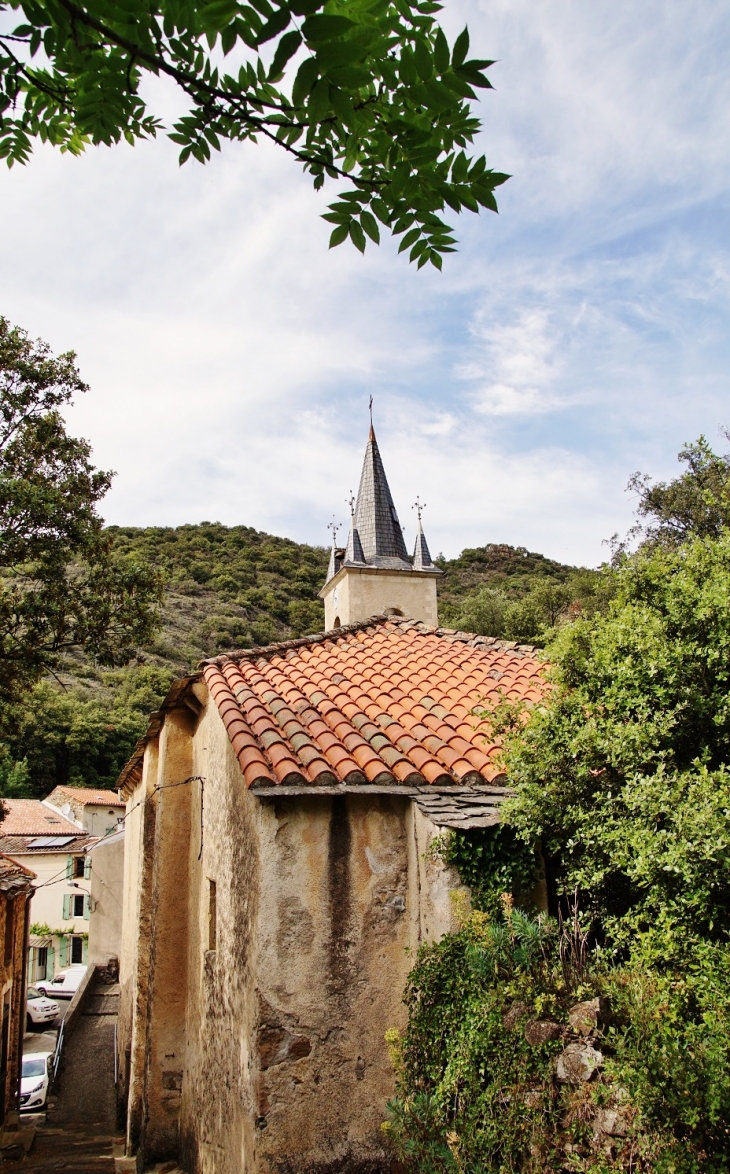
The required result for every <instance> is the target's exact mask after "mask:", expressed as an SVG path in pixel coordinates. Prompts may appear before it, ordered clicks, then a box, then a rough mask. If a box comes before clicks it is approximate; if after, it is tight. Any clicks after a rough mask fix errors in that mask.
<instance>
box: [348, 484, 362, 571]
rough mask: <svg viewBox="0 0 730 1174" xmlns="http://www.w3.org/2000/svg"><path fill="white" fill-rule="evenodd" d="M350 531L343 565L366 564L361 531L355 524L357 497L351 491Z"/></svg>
mask: <svg viewBox="0 0 730 1174" xmlns="http://www.w3.org/2000/svg"><path fill="white" fill-rule="evenodd" d="M348 505H349V506H350V533H349V535H348V537H347V548H346V550H345V561H344V563H343V566H364V565H365V555H364V554H363V549H362V543H361V541H360V533H359V531H358V528H357V526H356V525H355V498H354V497H353V495H352V493H350V500H349V502H348Z"/></svg>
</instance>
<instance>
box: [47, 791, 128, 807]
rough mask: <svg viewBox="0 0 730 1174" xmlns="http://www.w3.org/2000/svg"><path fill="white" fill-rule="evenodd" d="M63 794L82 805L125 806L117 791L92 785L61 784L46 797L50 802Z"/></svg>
mask: <svg viewBox="0 0 730 1174" xmlns="http://www.w3.org/2000/svg"><path fill="white" fill-rule="evenodd" d="M61 795H63V796H64V797H65V798H67V799H74V800H76V801H77V802H78V803H81V804H82V805H86V804H87V803H93V804H97V805H99V806H101V807H124V800H123V799H120V798H119V796H118V795H117V793H116V791H95V790H93V788H91V787H64V786H59V787H56V788H55V790H54V791H52V792H51V794H50V795H48V796H47V797H46V802H50V800H51V799H53V797H54V796H57V797H58V798H60V796H61Z"/></svg>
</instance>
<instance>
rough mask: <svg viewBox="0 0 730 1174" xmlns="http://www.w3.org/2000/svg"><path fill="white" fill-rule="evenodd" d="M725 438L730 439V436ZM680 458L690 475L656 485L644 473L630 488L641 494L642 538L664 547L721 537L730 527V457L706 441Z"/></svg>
mask: <svg viewBox="0 0 730 1174" xmlns="http://www.w3.org/2000/svg"><path fill="white" fill-rule="evenodd" d="M724 435H725V436H726V437H727V438H728V439H730V433H728V432H727V431H725V433H724ZM677 459H678V460H679V461H681V462H682V463H683V464H684V465H686V470H685V472H684V473H682V475H681V476H680V477H677V478H675V480H674V481H670V482H669V483H667V482H665V481H659V482H657V483H656V484H654V485H652V484H651V481H650V478H649V477H648V476H647V475H646V474H643V473H634V475H633V477H632V478H631V480H630V482H629V489H633V490H634V492H635V493H638V495H639V507H638V513H639V516H640V517H641V518H646V519H647V521H646V522H645V523H644V524H643V525H640V526H639V527H637V531H638V533H641V534H643V536H644V538H645V540H648V541H662V542H684V541H685V540H686V539H687V538H689V537H690V536H692V535H695V534H696V535H699V536H701V537H714V538H716V537H718V536H719V535H720V533H721V532H722V531H723V529H726V528H727V527H728V526H730V453H726V454H725V455H724V456H718V455H717V453H715V452H713V450H712V449H711V448H710V445H709V444H708V443H707V440H706V439H705V437H704V436H700V438H699V439H698V440H696V441H695V442H694V444H686V445H684V447H683V448H682V449H681V450H680V453H679V456H678V458H677Z"/></svg>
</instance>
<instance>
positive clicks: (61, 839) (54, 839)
mask: <svg viewBox="0 0 730 1174" xmlns="http://www.w3.org/2000/svg"><path fill="white" fill-rule="evenodd" d="M75 839H76V836H38V837H37V839H35V840H31V841H30V843H29V844H27V845H26V846H27V847H28V848H63V846H64V844H70V843H71V841H72V840H75Z"/></svg>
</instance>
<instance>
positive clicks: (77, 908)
mask: <svg viewBox="0 0 730 1174" xmlns="http://www.w3.org/2000/svg"><path fill="white" fill-rule="evenodd" d="M71 916H72V917H83V916H84V897H83V893H79V895H78V896H76V897H74V898H73V913H72V915H71Z"/></svg>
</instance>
